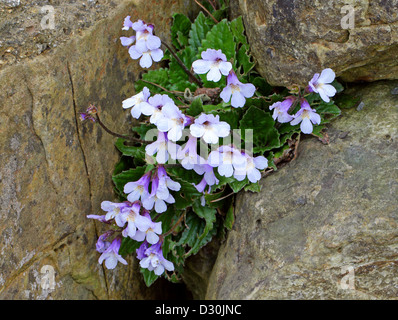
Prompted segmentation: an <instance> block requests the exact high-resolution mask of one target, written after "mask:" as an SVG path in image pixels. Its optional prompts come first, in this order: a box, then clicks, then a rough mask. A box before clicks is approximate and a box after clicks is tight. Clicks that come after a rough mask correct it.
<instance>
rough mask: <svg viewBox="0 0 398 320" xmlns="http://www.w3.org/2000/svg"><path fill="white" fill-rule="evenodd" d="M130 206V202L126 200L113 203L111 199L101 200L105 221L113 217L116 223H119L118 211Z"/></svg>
mask: <svg viewBox="0 0 398 320" xmlns="http://www.w3.org/2000/svg"><path fill="white" fill-rule="evenodd" d="M128 207H130V204H129V203H127V202H122V203H115V202H111V201H102V202H101V209H102V210H104V211H106V212H107V213H106V215H105V219H106V220H107V221H109V220H111V219H115V222H116V224H118V223H120V220H119V219H120V213H121V212H122V211H123V210H124V209H126V208H128Z"/></svg>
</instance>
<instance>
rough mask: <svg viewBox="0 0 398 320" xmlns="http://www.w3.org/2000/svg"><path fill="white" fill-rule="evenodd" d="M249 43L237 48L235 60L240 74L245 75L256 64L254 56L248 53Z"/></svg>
mask: <svg viewBox="0 0 398 320" xmlns="http://www.w3.org/2000/svg"><path fill="white" fill-rule="evenodd" d="M249 51H250V48H249V45H243V46H242V47H240V49H239V50H238V56H237V62H238V67H239V68H240V69H241V71H240V72H239V73H240V76H244V75H247V74H248V73H249V72H250V71H251V70H252V69H253V68H254V66H255V65H256V62H255V61H254V58H253V57H252V56H251V55H250V53H249Z"/></svg>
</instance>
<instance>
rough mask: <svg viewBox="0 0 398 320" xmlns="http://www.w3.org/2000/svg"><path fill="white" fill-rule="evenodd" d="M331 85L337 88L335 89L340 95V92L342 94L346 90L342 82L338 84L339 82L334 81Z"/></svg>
mask: <svg viewBox="0 0 398 320" xmlns="http://www.w3.org/2000/svg"><path fill="white" fill-rule="evenodd" d="M331 85H332V86H333V87H335V89H336V90H337V93H340V92H342V91H343V90H344V86H343V85H342V84H341V83H340V82H338V81H337V80H334V81H333V82H332V83H331Z"/></svg>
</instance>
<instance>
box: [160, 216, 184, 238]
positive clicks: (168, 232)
mask: <svg viewBox="0 0 398 320" xmlns="http://www.w3.org/2000/svg"><path fill="white" fill-rule="evenodd" d="M185 213H186V210H184V213H183V214H182V215H181V217H179V218H178V221H177V222H176V223H175V224H174V226H172V227H171V229H170V230H169V231H167V232H166V233H164V234H162V235H161V236H160V237H159V238H160V240H159V241H163V239H164V238H166V237H167V236H168V235H170V234H171V233H172V232H173V231H174V229H175V228H177V226H178V225H179V224H180V223H181V221H182V220H183V219H184V217H185Z"/></svg>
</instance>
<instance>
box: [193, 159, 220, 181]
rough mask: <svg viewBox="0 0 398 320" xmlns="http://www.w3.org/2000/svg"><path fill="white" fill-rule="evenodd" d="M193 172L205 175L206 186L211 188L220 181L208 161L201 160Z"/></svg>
mask: <svg viewBox="0 0 398 320" xmlns="http://www.w3.org/2000/svg"><path fill="white" fill-rule="evenodd" d="M193 170H194V171H195V172H196V173H197V174H198V175H204V177H203V179H204V180H205V181H206V184H208V185H209V186H212V185H215V184H218V182H219V180H218V179H217V177H216V175H215V174H214V168H213V167H212V166H211V165H209V164H208V163H207V162H206V160H204V159H203V158H200V161H199V163H198V164H196V165H195V166H194V168H193Z"/></svg>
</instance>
